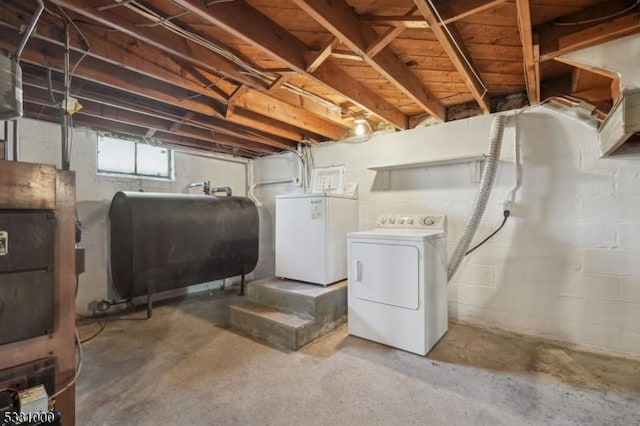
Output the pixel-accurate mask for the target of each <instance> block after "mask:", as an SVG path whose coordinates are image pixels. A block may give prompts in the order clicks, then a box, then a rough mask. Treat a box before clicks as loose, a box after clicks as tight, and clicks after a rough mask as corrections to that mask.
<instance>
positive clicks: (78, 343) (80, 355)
mask: <svg viewBox="0 0 640 426" xmlns="http://www.w3.org/2000/svg"><path fill="white" fill-rule="evenodd" d="M75 336H76V346H77V347H78V364H77V366H76V373H75V374H74V376H73V378H72V379H71V380H69V382H68V383H67V384H66V385H64V386H63V387H62V388H61V389H60V390H58V391H57V392H55V393H54V394H53V395H51V396H50V397H49V408H53V407H55V403H56V401H55V399H56V397H58V396H60V395H61V394H62V393H63V392H65V391H66V390H67V389H69V388H70V387H71V386H73V385H74V384H75V383H76V380H78V377H79V376H80V371H82V359H83V357H84V354H83V352H82V342H81V341H80V335H79V334H78V329H77V328H76V329H75Z"/></svg>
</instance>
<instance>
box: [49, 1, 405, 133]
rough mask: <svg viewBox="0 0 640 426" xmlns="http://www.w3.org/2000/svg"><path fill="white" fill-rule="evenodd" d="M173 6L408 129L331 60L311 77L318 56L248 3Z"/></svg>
mask: <svg viewBox="0 0 640 426" xmlns="http://www.w3.org/2000/svg"><path fill="white" fill-rule="evenodd" d="M58 1H60V0H58ZM76 1H77V0H76ZM156 1H158V0H156ZM173 2H174V3H176V4H177V5H179V6H181V7H182V8H183V9H185V10H187V11H189V12H191V13H192V14H194V15H196V16H198V17H199V18H201V19H202V20H204V21H205V22H207V23H209V24H213V25H216V26H218V27H219V28H221V29H223V30H225V31H227V32H229V33H230V34H232V35H234V36H235V37H238V38H240V39H241V40H243V41H244V42H246V43H249V44H252V45H254V46H257V47H259V48H260V49H261V50H263V51H264V52H266V53H267V54H269V55H271V56H273V57H275V58H277V59H278V60H280V61H282V62H283V63H285V64H286V65H287V66H288V67H290V68H291V69H293V70H295V71H297V72H298V73H300V74H303V75H306V76H308V77H310V78H312V79H314V80H315V81H317V82H319V83H321V84H323V85H325V86H328V87H329V88H331V89H333V90H335V91H336V92H338V93H339V94H341V95H342V96H344V97H346V98H347V99H350V100H351V101H352V102H354V103H355V104H358V105H359V106H361V107H362V108H364V109H366V110H368V111H370V112H371V113H373V114H375V115H377V116H378V117H380V118H381V119H383V120H386V121H388V122H389V123H392V124H393V125H394V126H396V127H398V128H402V129H406V128H407V125H408V118H407V116H406V115H405V114H404V113H402V111H400V110H399V109H398V108H396V107H395V106H393V105H392V104H391V103H390V102H388V101H387V100H386V99H384V98H383V97H382V96H380V95H378V94H376V93H374V92H373V91H371V90H370V89H369V88H367V87H366V86H364V85H363V84H362V83H360V82H359V81H358V80H356V79H355V78H353V77H352V76H350V75H349V74H348V73H347V72H346V71H344V70H343V69H342V68H340V67H338V66H337V65H335V64H334V63H332V61H331V60H325V61H324V62H323V63H322V64H321V65H320V66H318V68H316V70H315V71H314V72H312V73H308V72H307V71H306V69H307V66H308V65H309V64H311V62H313V59H314V58H315V54H314V53H313V52H312V51H311V50H310V49H309V48H308V47H307V45H305V44H304V43H303V42H302V41H301V40H300V39H298V38H296V37H295V36H293V35H292V34H291V33H289V32H288V31H287V30H285V29H284V28H282V27H281V26H280V25H278V24H277V23H275V22H274V21H272V20H271V19H269V18H268V17H266V16H265V15H263V14H262V13H260V12H259V11H258V10H256V9H254V8H253V7H251V6H250V5H248V4H247V3H246V2H245V1H243V0H236V1H232V2H222V3H216V4H215V5H212V6H211V7H210V8H208V7H207V6H206V4H205V2H203V1H201V0H173Z"/></svg>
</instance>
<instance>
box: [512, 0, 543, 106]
mask: <svg viewBox="0 0 640 426" xmlns="http://www.w3.org/2000/svg"><path fill="white" fill-rule="evenodd" d="M516 7H517V10H518V27H519V30H520V40H521V42H522V57H523V59H524V64H523V66H524V72H525V79H526V82H527V94H528V95H529V103H530V104H531V105H534V104H537V103H538V102H540V74H539V71H538V72H536V69H537V68H536V64H537V62H536V60H535V50H536V49H537V48H539V47H536V46H534V44H533V32H532V29H531V4H530V1H529V0H516Z"/></svg>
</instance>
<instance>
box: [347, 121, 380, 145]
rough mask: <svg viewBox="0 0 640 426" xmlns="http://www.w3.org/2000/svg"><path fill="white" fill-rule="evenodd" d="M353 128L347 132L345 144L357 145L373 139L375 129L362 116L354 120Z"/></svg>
mask: <svg viewBox="0 0 640 426" xmlns="http://www.w3.org/2000/svg"><path fill="white" fill-rule="evenodd" d="M353 124H354V126H353V128H352V129H350V130H349V131H348V132H347V135H346V136H345V138H344V139H343V142H349V143H357V142H366V141H368V140H369V139H371V136H372V135H373V129H372V128H371V124H370V123H369V120H367V118H366V117H364V116H360V117H356V118H355V119H354V120H353Z"/></svg>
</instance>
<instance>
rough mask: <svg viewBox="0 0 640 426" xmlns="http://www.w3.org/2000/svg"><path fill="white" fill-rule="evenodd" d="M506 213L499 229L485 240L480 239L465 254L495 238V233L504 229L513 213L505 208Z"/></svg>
mask: <svg viewBox="0 0 640 426" xmlns="http://www.w3.org/2000/svg"><path fill="white" fill-rule="evenodd" d="M503 214H504V218H503V219H502V223H501V224H500V226H499V227H498V229H496V230H495V231H493V232H492V233H491V234H489V236H488V237H487V238H485V239H484V240H482V241H480V242H479V243H478V244H476V245H475V246H473V247H472V248H470V249H469V250H467V252H466V253H465V254H464V255H465V256H467V255H469V254H470V253H471V252H473V251H475V250H476V249H477V248H479V247H480V246H481V245H483V244H484V243H486V242H487V241H489V240H490V239H491V238H493V236H494V235H496V234H497V233H498V232H500V230H501V229H502V227H503V226H504V224H505V223H507V219H508V218H509V216H510V215H511V212H510V211H509V210H505V211H504V212H503Z"/></svg>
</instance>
